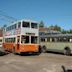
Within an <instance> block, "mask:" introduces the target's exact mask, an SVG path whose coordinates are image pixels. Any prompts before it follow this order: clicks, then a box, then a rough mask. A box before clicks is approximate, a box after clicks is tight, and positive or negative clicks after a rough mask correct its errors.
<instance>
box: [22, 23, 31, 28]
mask: <svg viewBox="0 0 72 72" xmlns="http://www.w3.org/2000/svg"><path fill="white" fill-rule="evenodd" d="M22 27H30V24H29V22H22Z"/></svg>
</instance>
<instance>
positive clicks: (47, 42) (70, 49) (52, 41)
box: [40, 34, 72, 55]
mask: <svg viewBox="0 0 72 72" xmlns="http://www.w3.org/2000/svg"><path fill="white" fill-rule="evenodd" d="M40 45H41V46H42V48H43V50H44V51H52V52H60V53H64V54H65V55H70V54H71V53H72V34H48V35H41V36H40Z"/></svg>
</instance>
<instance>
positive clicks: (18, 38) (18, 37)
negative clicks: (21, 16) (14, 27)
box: [17, 36, 20, 49]
mask: <svg viewBox="0 0 72 72" xmlns="http://www.w3.org/2000/svg"><path fill="white" fill-rule="evenodd" d="M19 44H20V36H17V49H19Z"/></svg>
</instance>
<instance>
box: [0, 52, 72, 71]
mask: <svg viewBox="0 0 72 72" xmlns="http://www.w3.org/2000/svg"><path fill="white" fill-rule="evenodd" d="M62 65H64V66H65V68H66V69H72V56H65V55H62V54H55V53H42V54H40V55H34V54H28V55H22V56H21V55H14V54H12V53H10V54H4V53H3V55H1V56H0V72H63V69H62V68H61V66H62Z"/></svg>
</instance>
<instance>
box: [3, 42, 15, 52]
mask: <svg viewBox="0 0 72 72" xmlns="http://www.w3.org/2000/svg"><path fill="white" fill-rule="evenodd" d="M13 47H14V43H3V48H4V49H5V50H8V51H12V49H13Z"/></svg>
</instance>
